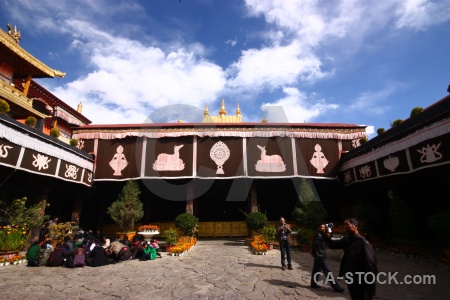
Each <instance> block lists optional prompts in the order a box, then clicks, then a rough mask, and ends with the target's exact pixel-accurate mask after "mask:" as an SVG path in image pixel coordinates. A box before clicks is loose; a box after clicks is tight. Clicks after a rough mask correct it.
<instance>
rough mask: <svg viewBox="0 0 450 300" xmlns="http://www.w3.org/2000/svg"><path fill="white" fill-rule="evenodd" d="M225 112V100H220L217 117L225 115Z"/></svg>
mask: <svg viewBox="0 0 450 300" xmlns="http://www.w3.org/2000/svg"><path fill="white" fill-rule="evenodd" d="M226 114H227V111H226V110H225V100H224V99H222V107H221V108H220V111H219V115H226Z"/></svg>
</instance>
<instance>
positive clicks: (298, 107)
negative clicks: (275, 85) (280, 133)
mask: <svg viewBox="0 0 450 300" xmlns="http://www.w3.org/2000/svg"><path fill="white" fill-rule="evenodd" d="M283 92H284V93H285V94H286V96H285V97H284V98H281V99H279V100H277V101H275V102H272V103H264V104H263V105H262V107H261V110H262V111H266V112H268V121H269V122H286V121H287V122H290V123H304V122H310V121H311V120H312V119H314V118H316V117H318V116H320V115H323V114H326V113H327V111H329V110H336V109H337V108H338V107H339V106H338V105H337V104H327V103H325V102H324V101H317V102H315V103H309V102H308V97H307V95H305V94H304V93H302V92H301V91H299V90H298V89H296V88H292V87H286V88H284V89H283ZM270 107H282V108H283V110H284V114H283V113H282V112H281V111H280V110H270ZM271 113H272V114H271ZM286 117H287V120H286Z"/></svg>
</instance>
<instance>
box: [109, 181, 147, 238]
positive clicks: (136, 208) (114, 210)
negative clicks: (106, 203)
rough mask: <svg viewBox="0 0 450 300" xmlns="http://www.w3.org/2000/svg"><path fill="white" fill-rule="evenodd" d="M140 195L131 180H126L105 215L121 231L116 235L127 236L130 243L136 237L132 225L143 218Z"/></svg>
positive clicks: (135, 184)
mask: <svg viewBox="0 0 450 300" xmlns="http://www.w3.org/2000/svg"><path fill="white" fill-rule="evenodd" d="M140 193H141V191H140V189H139V185H138V184H137V183H136V182H135V181H133V180H128V182H127V183H126V184H125V186H124V187H123V188H122V191H121V193H120V194H119V196H118V197H117V200H116V201H114V202H113V203H112V204H111V206H110V207H108V210H107V213H108V214H109V215H110V216H111V218H112V219H113V221H114V222H116V223H117V225H119V227H120V229H121V230H122V232H118V233H117V234H118V235H120V237H121V238H123V236H124V235H127V236H128V239H129V240H130V241H131V240H132V239H133V236H134V235H136V231H135V230H134V223H135V222H136V221H138V220H139V219H141V218H142V217H143V216H144V204H143V203H142V202H141V200H140V199H139V194H140Z"/></svg>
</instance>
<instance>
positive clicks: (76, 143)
mask: <svg viewBox="0 0 450 300" xmlns="http://www.w3.org/2000/svg"><path fill="white" fill-rule="evenodd" d="M69 143H70V146H73V147H76V146H78V140H77V139H71V140H70V142H69Z"/></svg>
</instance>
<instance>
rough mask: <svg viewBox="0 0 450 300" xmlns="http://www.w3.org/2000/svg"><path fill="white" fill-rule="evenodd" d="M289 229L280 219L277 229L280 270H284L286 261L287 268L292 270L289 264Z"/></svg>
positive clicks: (282, 219)
mask: <svg viewBox="0 0 450 300" xmlns="http://www.w3.org/2000/svg"><path fill="white" fill-rule="evenodd" d="M291 232H292V230H291V227H290V226H289V224H286V221H285V220H284V218H283V217H281V218H280V224H279V225H278V227H277V233H278V242H279V243H280V252H281V268H282V269H283V270H286V260H287V268H288V269H289V270H293V268H292V263H291Z"/></svg>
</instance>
